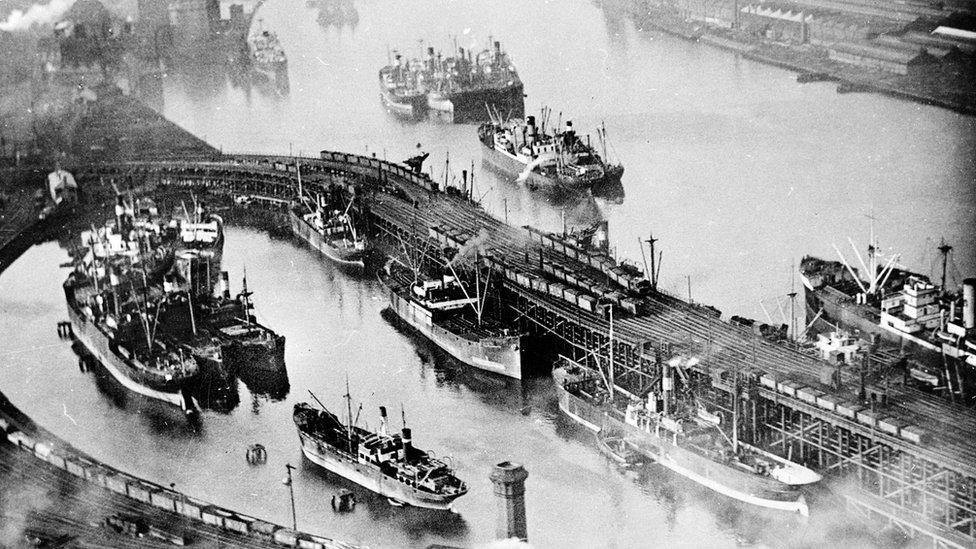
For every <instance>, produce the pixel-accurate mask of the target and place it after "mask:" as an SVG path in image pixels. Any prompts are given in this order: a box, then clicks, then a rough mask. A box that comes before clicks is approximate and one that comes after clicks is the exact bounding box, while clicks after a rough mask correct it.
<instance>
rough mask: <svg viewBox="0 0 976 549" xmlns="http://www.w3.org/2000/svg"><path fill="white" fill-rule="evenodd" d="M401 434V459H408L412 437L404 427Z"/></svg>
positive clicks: (408, 428)
mask: <svg viewBox="0 0 976 549" xmlns="http://www.w3.org/2000/svg"><path fill="white" fill-rule="evenodd" d="M402 433H403V458H404V459H409V458H410V450H411V448H412V447H413V437H412V436H411V435H412V433H411V432H410V427H404V428H403V431H402Z"/></svg>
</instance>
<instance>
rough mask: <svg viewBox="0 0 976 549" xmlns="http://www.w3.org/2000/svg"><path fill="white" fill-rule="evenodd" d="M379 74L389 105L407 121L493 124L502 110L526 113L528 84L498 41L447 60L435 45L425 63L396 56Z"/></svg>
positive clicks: (511, 114) (514, 114) (506, 113)
mask: <svg viewBox="0 0 976 549" xmlns="http://www.w3.org/2000/svg"><path fill="white" fill-rule="evenodd" d="M379 74H380V97H381V98H382V100H383V105H384V106H385V107H386V108H387V110H389V111H390V112H392V113H394V114H396V115H398V116H401V117H403V118H408V119H412V120H423V119H427V118H431V119H436V120H440V121H445V122H454V123H460V124H464V123H478V122H484V121H486V120H490V119H491V117H492V113H496V112H497V113H500V114H501V115H503V116H507V117H519V118H520V117H522V116H523V115H524V113H525V95H524V91H523V85H522V80H521V79H520V78H519V75H518V71H517V70H516V69H515V65H514V64H513V63H512V60H511V58H510V57H509V55H508V54H507V53H506V52H504V51H502V48H501V43H500V42H498V41H494V42H492V47H491V48H490V49H484V50H482V51H480V52H478V53H477V54H476V53H475V52H474V51H472V50H470V49H468V50H465V49H464V48H457V54H456V55H453V56H448V57H444V56H442V55H441V54H439V53H438V54H435V53H434V48H432V47H428V48H427V51H426V54H425V55H424V56H423V57H422V58H419V59H418V58H414V59H409V60H407V59H404V57H403V56H402V55H401V54H395V55H394V59H393V61H391V62H390V64H389V65H387V66H385V67H383V68H382V69H380V73H379Z"/></svg>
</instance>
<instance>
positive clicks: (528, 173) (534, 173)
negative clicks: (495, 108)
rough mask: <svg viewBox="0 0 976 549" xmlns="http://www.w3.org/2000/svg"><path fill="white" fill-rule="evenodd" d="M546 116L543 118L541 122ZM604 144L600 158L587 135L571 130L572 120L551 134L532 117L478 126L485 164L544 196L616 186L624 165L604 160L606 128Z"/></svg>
mask: <svg viewBox="0 0 976 549" xmlns="http://www.w3.org/2000/svg"><path fill="white" fill-rule="evenodd" d="M545 117H546V115H544V116H543V120H544V119H545ZM598 136H599V138H600V141H601V142H602V143H603V144H604V154H603V156H601V155H600V154H599V153H597V151H596V150H595V149H594V148H593V146H592V145H591V143H590V139H589V137H588V136H587V139H586V140H584V139H582V138H581V137H580V136H578V135H577V134H576V131H575V130H574V129H573V123H572V121H569V120H567V121H566V125H565V127H564V128H563V129H562V130H556V131H552V132H550V131H549V130H547V128H546V127H545V124H543V125H542V127H539V126H537V125H536V118H535V117H534V116H528V117H526V120H525V122H524V123H523V122H522V121H521V120H509V121H502V120H499V119H495V120H493V121H492V122H489V123H485V124H482V125H481V126H479V128H478V138H479V140H480V141H481V150H482V153H483V155H482V156H483V158H484V161H485V163H486V164H487V165H488V166H490V167H491V168H493V169H494V170H495V171H498V172H500V173H501V174H503V175H506V176H508V177H511V178H513V179H514V180H516V181H518V182H521V183H523V184H524V185H525V186H526V187H528V188H529V189H531V190H535V191H539V192H543V193H549V194H557V195H559V194H562V195H565V194H570V195H572V194H579V193H586V192H590V191H591V190H592V189H593V187H594V186H608V187H609V186H619V185H620V178H621V177H622V176H623V173H624V168H623V166H622V165H620V164H613V163H609V162H608V161H607V159H606V156H607V153H606V150H605V149H606V132H605V130H603V129H602V128H601V129H599V130H598Z"/></svg>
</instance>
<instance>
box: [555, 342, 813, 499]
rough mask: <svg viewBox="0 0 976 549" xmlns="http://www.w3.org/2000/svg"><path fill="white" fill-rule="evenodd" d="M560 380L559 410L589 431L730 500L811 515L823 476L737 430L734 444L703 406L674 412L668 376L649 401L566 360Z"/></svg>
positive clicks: (560, 363)
mask: <svg viewBox="0 0 976 549" xmlns="http://www.w3.org/2000/svg"><path fill="white" fill-rule="evenodd" d="M553 378H554V379H555V382H556V394H557V396H558V399H559V409H560V410H561V411H562V412H563V413H564V414H566V415H567V416H568V417H569V418H570V419H572V420H573V421H575V422H577V423H579V424H580V425H583V426H584V427H586V428H587V429H590V430H592V431H595V432H598V433H599V432H602V431H608V432H613V433H614V438H615V439H617V440H618V444H625V445H626V446H629V448H630V449H631V450H633V451H635V452H636V453H638V454H639V455H642V456H643V457H645V458H647V459H650V460H652V461H655V462H657V463H659V464H660V465H662V466H664V467H667V468H668V469H670V470H671V471H673V472H675V473H677V474H679V475H681V476H683V477H685V478H687V479H690V480H692V481H694V482H696V483H698V484H700V485H702V486H704V487H706V488H709V489H711V490H714V491H716V492H718V493H720V494H723V495H725V496H728V497H731V498H734V499H736V500H739V501H743V502H745V503H749V504H752V505H757V506H760V507H766V508H770V509H777V510H783V511H791V512H797V513H800V514H803V515H806V514H807V513H808V512H809V509H808V507H807V504H806V498H805V497H804V495H803V494H802V493H801V490H800V488H801V487H802V486H805V485H810V484H814V483H817V482H819V481H820V478H821V477H820V475H819V474H817V473H815V472H814V471H811V470H810V469H807V468H806V467H803V466H801V465H797V464H795V463H792V462H790V461H787V460H785V459H783V458H781V457H779V456H776V455H773V454H771V453H769V452H766V451H764V450H762V449H760V448H756V447H754V446H750V445H748V444H745V443H743V442H740V441H739V440H738V439H737V433H736V430H735V428H734V427H733V432H732V435H731V437H729V436H728V435H725V434H724V433H723V432H720V430H719V429H720V428H721V425H720V424H721V416H719V415H718V414H715V413H712V412H709V411H708V410H706V409H704V408H702V407H701V405H699V406H698V407H695V408H692V407H683V408H682V407H679V406H678V405H677V404H674V405H673V406H674V407H675V408H676V409H672V410H669V409H668V408H669V406H671V405H669V404H667V402H668V399H669V396H668V392H669V389H670V387H669V383H671V382H672V380H671V378H670V377H668V376H667V375H665V377H664V379H663V382H662V387H663V388H664V390H663V393H664V394H663V395H658V394H656V393H653V392H652V393H650V394H649V395H648V397H647V401H646V402H645V401H643V400H635V399H633V398H624V397H623V396H622V395H621V394H620V392H619V390H618V391H614V392H611V389H610V387H614V388H615V386H613V385H612V382H610V381H608V380H607V379H606V377H605V376H603V375H602V373H601V372H599V371H597V370H594V369H592V368H588V367H586V366H584V365H582V364H579V363H577V362H575V361H572V360H570V359H568V358H566V357H560V359H559V361H557V363H556V365H555V367H554V368H553ZM659 397H663V399H660V398H659ZM624 403H626V404H624ZM692 410H694V411H692ZM735 421H736V420H735V419H733V420H732V422H733V424H735ZM719 435H720V436H719Z"/></svg>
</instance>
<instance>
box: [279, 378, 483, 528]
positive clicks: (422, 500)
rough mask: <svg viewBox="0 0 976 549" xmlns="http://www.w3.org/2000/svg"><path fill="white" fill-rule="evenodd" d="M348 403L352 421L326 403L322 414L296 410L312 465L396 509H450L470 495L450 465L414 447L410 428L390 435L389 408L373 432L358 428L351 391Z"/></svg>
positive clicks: (304, 405)
mask: <svg viewBox="0 0 976 549" xmlns="http://www.w3.org/2000/svg"><path fill="white" fill-rule="evenodd" d="M312 397H313V398H315V395H312ZM345 398H346V401H347V411H348V418H347V421H346V422H343V421H341V420H340V419H339V417H338V416H336V415H335V414H333V413H332V412H330V411H329V410H328V409H326V408H325V406H322V405H321V402H319V405H320V406H321V409H315V408H313V407H312V406H310V405H309V404H307V403H304V402H302V403H298V404H296V405H295V411H294V416H293V419H294V421H295V426H296V427H297V428H298V437H299V440H300V441H301V446H302V453H304V454H305V457H306V458H308V460H309V461H311V462H312V463H315V464H316V465H319V466H321V467H323V468H325V469H326V470H328V471H330V472H332V473H335V474H337V475H339V476H341V477H343V478H345V479H347V480H350V481H352V482H354V483H356V484H358V485H360V486H362V487H363V488H366V489H368V490H371V491H373V492H375V493H377V494H380V495H381V496H384V497H386V498H388V499H389V500H390V502H391V503H393V504H396V505H404V504H405V505H411V506H414V507H424V508H428V509H443V510H446V509H450V508H451V504H452V503H453V502H454V500H456V499H457V498H459V497H461V496H463V495H464V494H466V493H467V492H468V488H467V486H466V485H465V483H464V482H463V481H462V480H460V479H459V478H457V477H456V476H455V475H454V471H453V470H452V469H451V468H450V467H448V466H447V464H445V463H444V462H443V461H441V460H438V459H435V458H434V457H433V456H432V455H430V454H429V453H427V452H425V451H423V450H420V449H419V448H415V447H414V446H413V443H412V438H411V432H410V429H409V428H408V427H406V425H404V427H403V431H402V432H401V433H400V434H391V433H389V432H388V425H387V418H386V409H385V408H383V407H380V426H379V429H378V430H377V431H376V432H372V431H369V430H366V429H364V428H362V427H359V426H357V425H355V424H354V422H353V420H352V401H351V398H352V397H351V396H350V395H349V393H348V389H347V391H346V395H345ZM315 400H316V401H318V399H317V398H316V399H315Z"/></svg>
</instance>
